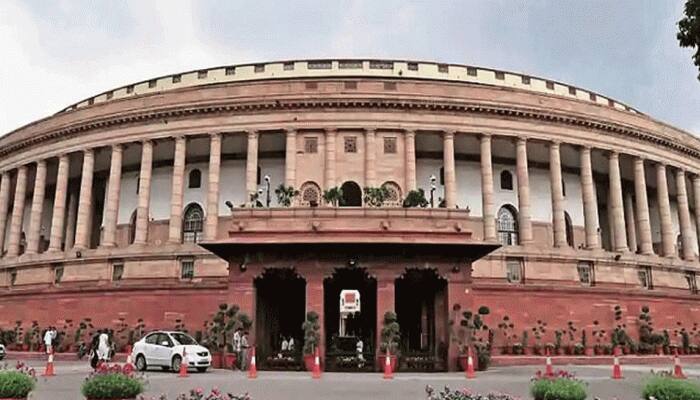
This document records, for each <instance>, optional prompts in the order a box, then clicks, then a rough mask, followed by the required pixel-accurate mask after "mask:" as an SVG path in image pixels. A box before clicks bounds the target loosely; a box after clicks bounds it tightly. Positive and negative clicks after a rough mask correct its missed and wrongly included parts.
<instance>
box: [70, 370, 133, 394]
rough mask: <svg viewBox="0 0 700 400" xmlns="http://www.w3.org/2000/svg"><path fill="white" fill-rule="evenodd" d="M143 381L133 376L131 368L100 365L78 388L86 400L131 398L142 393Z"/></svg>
mask: <svg viewBox="0 0 700 400" xmlns="http://www.w3.org/2000/svg"><path fill="white" fill-rule="evenodd" d="M143 389H144V382H143V380H142V379H141V378H140V377H136V376H134V373H133V368H131V366H130V365H128V364H127V365H125V366H124V368H122V367H121V366H119V364H114V365H107V364H100V366H99V367H98V368H97V370H95V372H93V373H92V374H90V376H88V378H87V379H86V380H85V382H83V385H82V387H81V388H80V391H81V393H82V394H83V396H85V397H86V398H87V400H132V399H136V396H138V395H140V394H141V393H143Z"/></svg>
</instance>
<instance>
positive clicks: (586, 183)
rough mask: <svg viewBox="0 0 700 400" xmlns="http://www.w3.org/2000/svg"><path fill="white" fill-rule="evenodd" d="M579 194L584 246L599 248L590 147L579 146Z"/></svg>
mask: <svg viewBox="0 0 700 400" xmlns="http://www.w3.org/2000/svg"><path fill="white" fill-rule="evenodd" d="M581 194H582V197H583V218H584V224H585V229H586V248H588V249H591V250H593V249H599V248H600V235H599V233H598V228H599V226H600V221H599V219H598V200H597V198H596V191H595V183H594V181H593V169H592V167H591V148H590V147H588V146H584V147H582V148H581Z"/></svg>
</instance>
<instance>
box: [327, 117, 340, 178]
mask: <svg viewBox="0 0 700 400" xmlns="http://www.w3.org/2000/svg"><path fill="white" fill-rule="evenodd" d="M337 133H338V132H337V131H336V130H335V129H333V128H329V129H326V143H325V145H326V165H325V167H326V190H328V189H330V188H332V187H335V186H336V185H337V184H336V182H335V137H336V136H337Z"/></svg>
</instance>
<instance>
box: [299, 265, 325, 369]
mask: <svg viewBox="0 0 700 400" xmlns="http://www.w3.org/2000/svg"><path fill="white" fill-rule="evenodd" d="M304 278H306V312H307V313H308V312H309V311H314V312H316V313H317V314H318V323H319V325H320V326H321V329H320V331H319V335H320V341H319V342H320V344H319V346H318V349H319V353H320V354H321V360H323V359H324V357H325V349H326V334H327V332H326V325H325V315H324V314H325V313H324V305H323V300H324V291H323V279H324V276H323V274H322V272H321V271H313V272H310V273H309V274H307V275H306V276H305V277H304ZM328 334H332V333H328ZM299 345H302V343H299ZM321 363H322V365H321V367H323V361H321Z"/></svg>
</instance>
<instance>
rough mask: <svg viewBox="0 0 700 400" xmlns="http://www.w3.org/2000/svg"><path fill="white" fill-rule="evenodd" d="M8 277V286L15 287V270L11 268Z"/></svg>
mask: <svg viewBox="0 0 700 400" xmlns="http://www.w3.org/2000/svg"><path fill="white" fill-rule="evenodd" d="M7 273H8V275H9V277H10V282H9V283H10V286H15V283H17V270H16V269H14V268H12V269H10V270H8V272H7Z"/></svg>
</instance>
